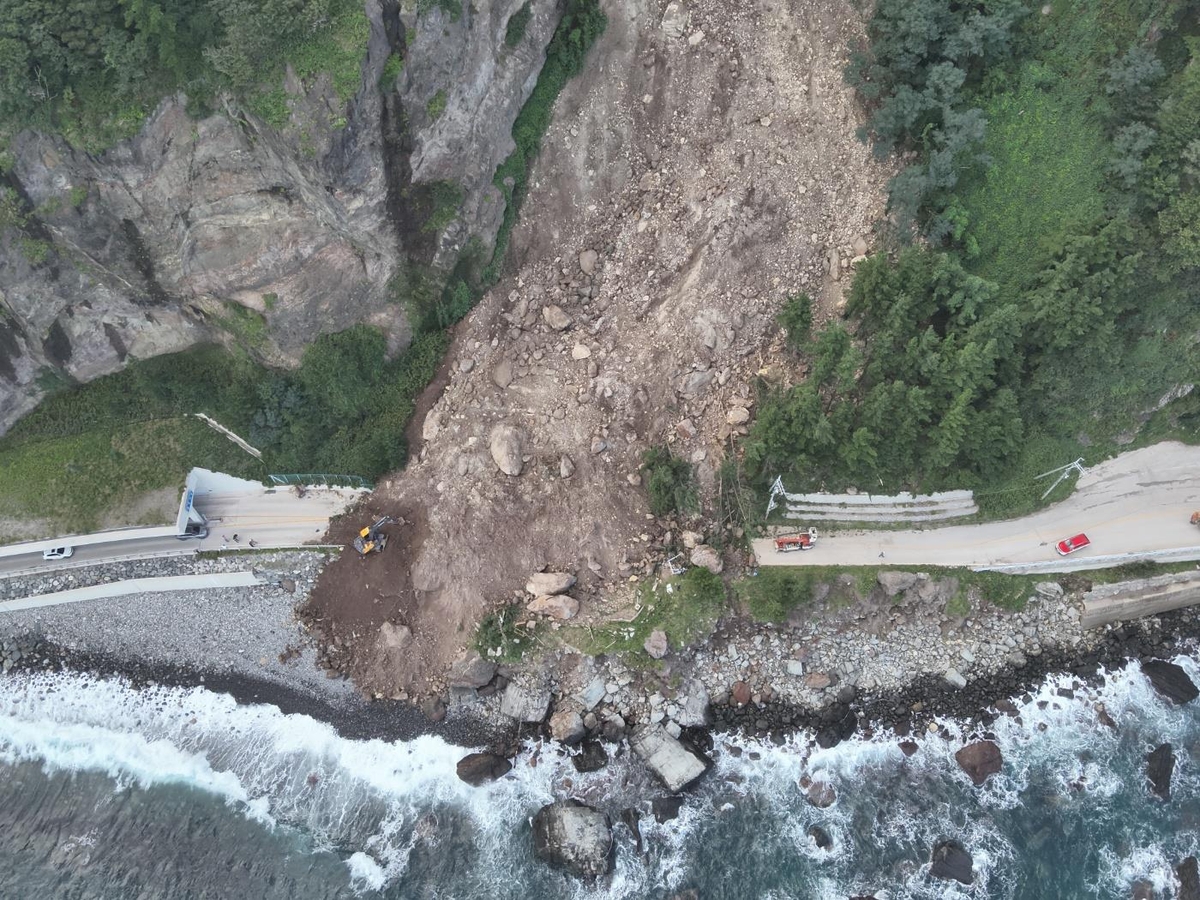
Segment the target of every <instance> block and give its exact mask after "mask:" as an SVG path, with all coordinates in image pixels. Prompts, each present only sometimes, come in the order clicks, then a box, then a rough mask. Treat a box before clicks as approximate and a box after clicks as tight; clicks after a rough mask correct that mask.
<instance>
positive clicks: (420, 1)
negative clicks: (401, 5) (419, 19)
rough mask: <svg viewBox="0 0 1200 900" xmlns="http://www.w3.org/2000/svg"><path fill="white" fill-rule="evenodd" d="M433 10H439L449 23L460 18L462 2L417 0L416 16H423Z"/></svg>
mask: <svg viewBox="0 0 1200 900" xmlns="http://www.w3.org/2000/svg"><path fill="white" fill-rule="evenodd" d="M433 9H440V10H442V12H444V13H445V14H446V15H448V16H449V17H450V21H451V22H457V21H458V20H459V19H461V18H462V0H417V15H419V16H423V15H425V13H427V12H430V11H431V10H433Z"/></svg>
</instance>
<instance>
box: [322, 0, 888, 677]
mask: <svg viewBox="0 0 1200 900" xmlns="http://www.w3.org/2000/svg"><path fill="white" fill-rule="evenodd" d="M605 9H606V12H607V14H608V17H609V27H608V30H607V31H606V33H605V34H604V36H603V37H602V38H601V39H600V41H599V43H598V44H597V46H596V47H595V48H594V49H593V51H592V54H591V56H590V57H589V61H588V69H587V71H586V72H585V73H584V74H583V75H582V76H581V77H580V78H578V79H577V80H576V81H575V82H574V83H573V84H572V85H571V86H570V87H569V88H568V90H567V91H566V92H565V93H564V94H563V96H562V97H561V98H560V100H559V103H558V107H557V109H556V117H555V122H554V124H553V125H552V127H551V129H550V132H549V133H548V135H547V137H546V140H545V143H544V148H543V152H542V155H541V158H540V160H539V163H538V167H537V170H536V172H535V175H534V179H533V187H532V190H531V192H530V195H529V198H528V200H527V202H526V204H525V207H524V212H523V214H522V225H521V227H520V228H519V229H518V231H517V233H516V234H515V235H514V240H513V249H512V253H511V258H510V264H511V270H512V271H513V272H514V273H515V274H514V275H513V276H512V277H511V278H509V279H507V280H505V281H504V282H502V283H501V284H500V285H499V286H498V287H497V288H496V289H495V290H493V291H492V292H491V293H490V294H489V295H488V296H487V297H485V298H484V300H483V302H482V303H481V304H480V306H479V308H478V309H476V310H475V312H474V313H473V314H472V315H471V316H470V317H469V319H468V320H467V321H466V322H464V323H463V324H462V326H461V327H460V329H459V331H458V334H457V336H456V341H455V348H454V350H452V354H453V356H452V361H451V377H450V379H449V383H448V384H447V386H446V388H445V390H444V393H443V394H442V395H441V397H440V399H438V400H437V402H436V403H435V404H434V405H433V406H432V409H430V411H429V413H428V415H427V416H426V417H425V419H424V421H423V422H422V423H421V433H422V437H423V442H418V445H414V447H413V448H412V449H413V453H414V456H416V457H417V458H415V459H414V460H413V462H412V463H411V464H410V465H409V467H408V468H407V469H406V470H405V471H404V472H402V473H398V474H396V475H395V476H394V477H393V478H392V479H390V480H388V481H387V482H386V483H385V484H383V485H381V486H380V488H379V490H377V491H376V494H375V496H374V497H373V498H372V503H373V508H378V509H380V510H396V511H401V512H403V511H408V513H409V515H408V518H409V519H410V521H411V520H412V518H413V517H412V515H411V512H412V510H414V509H417V508H420V509H422V510H423V511H424V516H423V519H422V525H421V528H420V531H419V533H418V532H417V531H415V530H414V531H413V532H412V533H411V535H410V536H409V537H408V538H406V539H405V546H404V553H403V555H401V554H399V553H396V554H392V549H393V548H392V547H389V551H388V552H389V558H388V561H387V562H386V564H384V563H377V564H373V565H372V567H371V568H372V571H373V575H372V588H370V590H369V593H374V592H378V594H379V595H380V602H379V603H375V602H374V599H375V598H374V597H371V598H370V601H369V602H370V606H371V611H372V613H373V615H371V616H369V617H368V618H369V619H370V624H378V623H382V622H383V621H384V620H389V621H391V622H393V623H396V624H403V625H406V626H407V627H409V628H410V629H411V631H412V634H413V637H414V641H415V644H416V645H417V646H419V648H420V649H419V652H412V653H408V654H397V653H395V652H389V651H388V649H387V648H386V647H381V648H380V652H378V653H374V652H373V651H372V645H373V642H374V641H375V637H374V636H373V635H367V634H365V633H363V632H364V630H365V629H366V628H368V627H369V625H368V623H367V622H365V621H363V620H362V619H361V618H360V619H358V623H357V626H356V630H357V631H358V632H359V638H358V640H357V645H358V646H359V648H360V651H361V652H356V653H355V654H354V657H355V663H354V665H353V667H352V671H353V674H354V676H355V678H356V680H357V681H358V682H359V683H360V686H363V687H364V688H367V689H369V690H372V691H378V692H381V693H384V694H388V695H391V694H394V693H397V692H399V691H400V690H402V689H403V690H406V691H409V692H416V693H424V692H426V691H429V690H436V689H438V688H439V687H440V684H439V677H440V675H441V673H442V671H443V670H444V667H445V665H446V664H448V662H449V661H451V660H453V658H454V657H455V656H456V655H457V654H458V653H459V652H460V651H461V649H462V648H463V647H465V646H466V645H467V644H468V643H469V642H470V640H471V637H472V631H473V627H474V624H475V623H476V622H477V621H478V619H479V618H480V617H481V616H482V615H483V614H484V613H485V612H486V611H487V610H489V609H490V608H492V607H493V606H495V605H496V604H498V603H502V602H506V601H508V600H511V599H513V597H514V596H518V595H515V594H514V591H516V592H519V591H520V589H521V587H522V586H523V584H524V581H525V579H526V577H527V576H528V575H529V573H530V572H533V571H536V570H538V569H541V568H542V567H543V566H548V567H550V568H553V569H565V570H568V571H572V572H575V573H577V574H579V575H580V576H581V588H580V591H579V596H580V597H581V599H583V601H584V602H583V612H582V614H583V615H585V616H592V617H603V616H604V615H605V614H606V612H607V611H609V610H615V609H617V608H619V607H620V604H621V598H622V595H623V593H624V592H625V591H626V590H627V587H624V585H627V582H628V577H629V575H630V573H638V572H640V571H643V560H644V558H645V557H646V556H647V550H648V548H650V547H652V546H653V545H654V544H655V543H656V542H660V541H661V538H662V536H663V535H662V531H663V528H664V527H665V526H664V525H663V524H662V523H656V522H654V521H653V520H652V519H651V517H650V516H649V515H648V511H647V506H646V500H645V495H644V491H643V489H642V488H641V487H640V486H638V485H637V484H636V482H637V481H638V478H637V470H638V461H639V458H640V455H641V453H642V451H643V450H644V449H645V448H646V447H648V446H650V445H654V444H663V443H670V444H671V445H672V446H673V448H674V450H675V452H676V453H678V454H680V455H683V456H685V457H686V458H688V459H690V460H691V461H692V462H693V463H695V465H696V472H697V476H698V478H699V481H700V484H701V485H702V487H704V488H705V489H706V490H708V491H711V489H712V487H713V484H714V480H715V473H716V471H717V469H718V468H719V465H720V460H721V458H722V456H723V454H724V453H726V452H729V449H730V447H731V446H732V445H733V444H735V443H736V440H737V437H738V432H739V431H741V432H744V431H745V425H730V424H728V423H729V422H738V421H739V420H741V419H743V418H745V416H744V415H743V414H741V413H738V412H736V411H735V412H733V413H732V414H731V412H730V411H731V410H735V409H747V408H749V409H750V411H751V415H752V414H753V410H752V407H753V403H752V392H751V383H752V379H753V378H754V376H755V375H756V373H759V372H762V371H764V370H767V369H771V368H774V369H775V370H776V375H777V376H779V377H795V373H789V372H786V371H784V369H785V368H786V365H785V363H784V362H783V361H782V359H781V358H780V357H779V355H778V353H777V350H778V345H779V336H778V333H777V329H776V327H775V325H774V317H775V315H776V314H777V312H778V311H779V309H780V307H781V305H782V303H783V301H784V298H785V297H786V295H787V294H789V293H792V292H796V291H800V290H803V291H807V292H808V293H810V294H812V295H813V296H814V297H817V298H820V299H821V301H822V308H823V313H824V314H825V315H828V314H829V313H830V312H831V311H832V310H833V309H834V308H835V307H836V305H837V303H838V302H839V300H840V291H841V289H842V288H843V287H844V286H845V284H846V282H847V280H848V279H847V277H846V275H847V272H848V267H849V266H850V265H851V258H852V257H854V256H858V255H862V254H863V253H864V252H865V251H866V248H867V245H868V244H869V242H870V225H871V223H872V222H873V221H875V220H876V219H877V218H878V217H879V215H880V214H881V213H882V207H883V193H882V190H883V185H884V184H885V182H886V178H887V176H888V174H889V173H888V172H887V171H885V170H884V169H883V168H882V167H881V166H880V165H879V164H878V163H876V162H875V161H873V160H872V158H871V156H870V153H869V151H868V150H867V148H865V147H864V146H862V145H861V144H860V143H859V142H858V141H857V139H856V137H855V129H856V127H857V126H858V124H859V122H860V118H861V111H860V110H859V109H858V108H857V106H856V104H855V102H854V99H853V96H852V94H851V92H850V91H848V90H847V89H846V88H845V87H844V85H843V83H842V77H841V71H842V67H843V65H844V63H845V58H846V54H847V47H848V46H849V44H850V43H851V42H853V41H855V40H856V39H857V38H858V36H859V34H860V30H861V27H862V20H861V15H860V14H859V13H858V12H857V11H856V10H855V8H854V7H853V6H852V5H851V4H850V3H849V2H839V0H834V2H826V3H814V2H812V0H794V2H790V3H781V2H769V0H755V2H751V3H747V4H727V3H716V2H702V3H697V4H691V5H689V6H686V7H685V6H682V5H680V4H678V3H671V4H664V3H661V2H649V3H647V2H640V0H632V2H622V3H618V2H608V3H606V4H605ZM831 273H832V274H831ZM834 276H836V277H834ZM498 426H510V427H511V429H514V431H511V432H508V440H507V441H504V440H501V441H500V443H501V444H504V445H505V446H502V447H500V448H499V449H500V450H501V451H502V452H501V453H500V456H501V458H504V455H505V453H507V454H508V457H509V459H508V461H507V462H506V463H505V465H506V466H507V467H508V468H509V469H510V471H511V470H514V469H515V465H514V463H515V461H516V459H517V458H520V459H521V463H520V475H511V474H509V475H506V474H503V473H502V471H501V470H500V469H499V468H498V465H497V461H496V458H495V456H494V455H493V453H492V452H491V448H492V444H493V436H494V435H495V434H496V429H497V427H498ZM731 435H732V437H731ZM502 437H503V435H502ZM567 473H569V475H568V474H567ZM397 546H398V545H397ZM357 562H358V561H357V560H353V559H345V560H343V561H341V562H339V563H338V564H336V565H334V566H332V567H330V569H329V570H327V573H326V576H325V580H324V582H323V584H322V588H321V590H319V592H318V600H317V605H318V609H317V613H318V618H323V620H324V621H325V622H326V629H327V630H332V631H334V632H337V631H338V630H339V625H338V623H337V618H338V598H339V597H344V596H345V593H346V591H348V590H354V591H359V592H361V591H362V590H364V589H362V588H361V586H359V587H352V585H353V584H354V582H355V580H356V579H357V578H358V573H357V572H356V571H355V569H354V566H355V564H356V563H357ZM380 565H386V567H387V569H388V575H387V579H388V584H386V585H385V584H382V583H377V577H378V575H379V574H380V573H378V572H375V571H374V570H375V568H376V567H377V566H380ZM359 580H361V579H359ZM389 598H391V599H389ZM393 649H394V646H393ZM398 656H403V659H398Z"/></svg>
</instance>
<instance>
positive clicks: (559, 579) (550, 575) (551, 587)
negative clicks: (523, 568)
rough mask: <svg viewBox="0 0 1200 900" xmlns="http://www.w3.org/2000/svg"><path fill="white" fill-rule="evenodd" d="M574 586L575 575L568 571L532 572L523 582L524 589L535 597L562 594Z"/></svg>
mask: <svg viewBox="0 0 1200 900" xmlns="http://www.w3.org/2000/svg"><path fill="white" fill-rule="evenodd" d="M574 586H575V576H574V575H572V574H571V573H569V572H534V573H533V574H532V575H530V576H529V580H528V581H526V582H525V590H526V591H528V592H529V593H531V594H533V595H534V596H535V597H546V596H552V595H554V594H562V593H565V592H566V591H569V590H570V589H571V588H573V587H574Z"/></svg>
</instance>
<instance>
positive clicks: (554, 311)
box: [542, 304, 571, 331]
mask: <svg viewBox="0 0 1200 900" xmlns="http://www.w3.org/2000/svg"><path fill="white" fill-rule="evenodd" d="M542 318H543V319H544V320H545V322H546V324H547V325H549V326H550V327H551V328H553V329H554V330H555V331H565V330H566V329H568V328H570V327H571V317H570V316H568V315H567V314H566V313H565V312H563V309H562V307H561V306H555V305H553V304H552V305H550V306H544V307H542Z"/></svg>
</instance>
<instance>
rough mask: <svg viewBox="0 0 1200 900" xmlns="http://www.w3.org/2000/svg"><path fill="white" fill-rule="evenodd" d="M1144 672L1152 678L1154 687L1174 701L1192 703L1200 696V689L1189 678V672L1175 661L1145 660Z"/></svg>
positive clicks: (1151, 681)
mask: <svg viewBox="0 0 1200 900" xmlns="http://www.w3.org/2000/svg"><path fill="white" fill-rule="evenodd" d="M1142 673H1143V674H1144V675H1145V676H1146V677H1147V678H1149V679H1150V683H1151V684H1152V685H1154V689H1155V690H1156V691H1158V692H1159V693H1160V694H1162V695H1163V696H1164V697H1166V698H1167V699H1168V700H1170V701H1171V702H1172V703H1191V702H1192V701H1193V700H1195V699H1196V697H1197V696H1200V689H1197V688H1196V685H1194V684H1193V683H1192V679H1190V678H1188V676H1187V672H1185V671H1183V669H1181V668H1180V667H1179V666H1177V665H1175V663H1169V662H1165V661H1163V660H1161V659H1155V660H1151V661H1150V662H1144V663H1142Z"/></svg>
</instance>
